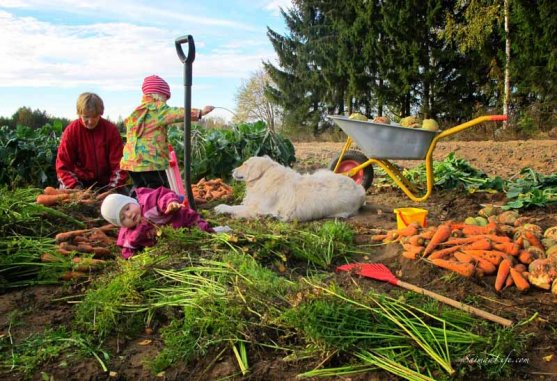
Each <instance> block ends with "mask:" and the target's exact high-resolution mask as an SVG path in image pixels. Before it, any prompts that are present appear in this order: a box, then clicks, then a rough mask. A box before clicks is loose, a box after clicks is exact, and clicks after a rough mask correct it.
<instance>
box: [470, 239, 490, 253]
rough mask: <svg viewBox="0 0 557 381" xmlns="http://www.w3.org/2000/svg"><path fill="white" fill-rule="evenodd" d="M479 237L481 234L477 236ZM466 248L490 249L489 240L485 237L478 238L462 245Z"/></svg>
mask: <svg viewBox="0 0 557 381" xmlns="http://www.w3.org/2000/svg"><path fill="white" fill-rule="evenodd" d="M479 237H481V236H479ZM464 249H466V250H490V249H491V242H489V241H488V240H487V239H483V238H482V239H478V240H476V241H474V242H472V243H470V244H468V245H466V246H464Z"/></svg>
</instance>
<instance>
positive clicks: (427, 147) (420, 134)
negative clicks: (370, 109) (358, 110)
mask: <svg viewBox="0 0 557 381" xmlns="http://www.w3.org/2000/svg"><path fill="white" fill-rule="evenodd" d="M329 118H331V119H332V120H333V121H334V122H335V123H336V124H337V125H338V126H339V127H340V128H341V129H342V130H343V131H344V133H345V134H346V135H347V136H348V138H347V139H346V143H345V144H344V147H343V148H342V151H341V153H340V155H338V156H337V157H336V158H335V159H334V160H333V161H331V165H330V168H331V170H332V171H333V172H336V173H342V174H344V175H347V176H350V177H352V178H353V179H354V181H356V182H357V183H359V184H362V186H363V187H364V188H365V189H367V188H369V187H370V186H371V183H372V182H373V167H372V164H377V165H378V166H380V167H381V168H383V169H384V170H385V172H386V173H387V175H389V176H390V177H391V178H392V179H393V181H394V182H395V183H396V184H397V185H398V186H399V187H400V188H401V189H402V191H403V192H404V193H405V194H406V195H407V196H408V197H409V198H410V199H411V200H412V201H416V202H421V201H425V200H427V199H428V198H429V196H430V195H431V191H432V189H433V182H434V178H433V150H434V149H435V146H436V145H437V142H438V141H439V140H440V139H443V138H446V137H447V136H451V135H454V134H456V133H459V132H461V131H464V130H466V129H467V128H470V127H473V126H475V125H477V124H480V123H483V122H489V121H491V122H497V121H503V120H507V116H506V115H487V116H480V117H478V118H475V119H473V120H470V121H468V122H466V123H463V124H460V125H458V126H455V127H452V128H449V129H448V130H445V131H441V132H439V131H428V130H424V129H421V128H408V127H402V126H400V125H397V124H383V123H375V122H372V121H361V120H356V119H349V118H348V117H346V116H341V115H331V116H329ZM352 143H356V144H357V145H358V147H359V148H360V149H361V150H362V151H363V152H364V153H365V154H364V153H362V152H360V151H355V150H350V147H351V146H352ZM424 159H425V165H426V176H427V190H426V192H425V193H424V194H423V195H421V196H419V195H416V193H417V190H416V187H414V185H413V184H411V183H410V182H409V181H408V179H406V177H404V176H403V175H402V173H401V171H400V170H399V169H398V168H397V167H396V166H395V165H394V164H392V163H391V162H390V161H389V160H424Z"/></svg>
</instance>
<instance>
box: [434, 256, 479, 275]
mask: <svg viewBox="0 0 557 381" xmlns="http://www.w3.org/2000/svg"><path fill="white" fill-rule="evenodd" d="M430 261H431V263H433V264H434V265H435V266H438V267H441V268H443V269H445V270H450V271H453V272H455V273H457V274H460V275H462V276H464V277H467V278H470V277H471V276H472V275H474V270H475V269H474V265H473V264H472V263H462V262H454V261H448V260H445V259H431V260H430Z"/></svg>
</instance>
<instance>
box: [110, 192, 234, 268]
mask: <svg viewBox="0 0 557 381" xmlns="http://www.w3.org/2000/svg"><path fill="white" fill-rule="evenodd" d="M136 195H137V200H136V199H134V198H131V197H128V196H124V195H121V194H111V195H109V196H108V197H106V198H105V200H104V201H103V203H102V205H101V214H102V216H103V217H104V219H105V220H107V221H108V222H110V223H111V224H114V225H117V226H121V229H120V232H119V233H118V240H117V241H116V244H117V245H118V246H120V247H121V248H122V256H123V257H124V258H125V259H128V258H129V257H131V256H132V255H133V254H134V253H135V252H136V251H137V250H140V249H143V248H144V247H148V246H153V245H154V244H155V243H156V229H155V227H156V226H162V225H170V226H172V227H174V228H182V227H184V228H190V227H192V226H194V225H197V226H198V227H199V229H201V230H203V231H205V232H208V233H214V232H215V229H213V228H212V227H211V226H210V225H209V223H207V222H206V221H205V220H203V218H201V216H200V215H199V214H198V213H197V212H195V210H193V209H191V208H189V207H187V206H184V205H183V204H182V203H180V199H179V197H178V195H177V194H176V193H174V192H173V191H171V190H170V189H168V188H165V187H158V188H157V189H151V188H137V189H136ZM217 230H218V231H227V229H225V228H224V229H223V228H222V227H218V229H217Z"/></svg>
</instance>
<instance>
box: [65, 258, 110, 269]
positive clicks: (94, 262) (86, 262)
mask: <svg viewBox="0 0 557 381" xmlns="http://www.w3.org/2000/svg"><path fill="white" fill-rule="evenodd" d="M72 262H73V263H74V269H75V270H76V271H82V272H84V271H90V270H97V269H99V268H100V267H101V266H102V265H104V264H106V261H103V260H102V259H93V258H80V257H73V258H72Z"/></svg>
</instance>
